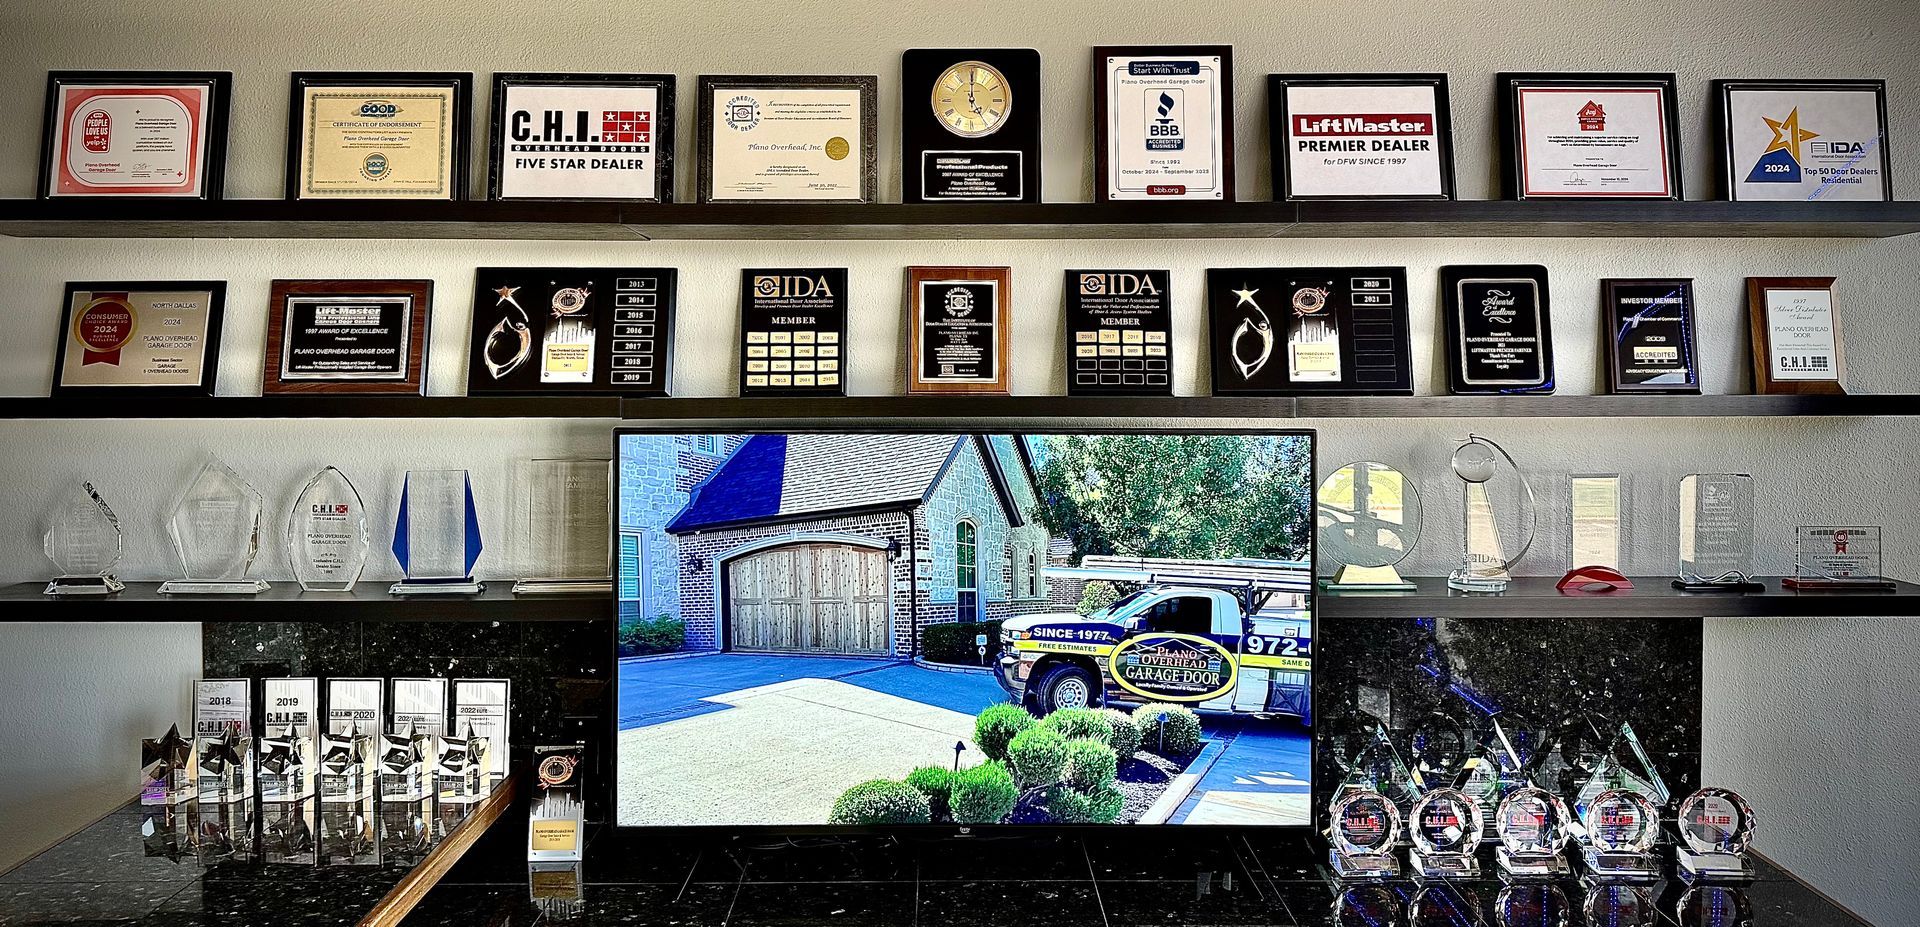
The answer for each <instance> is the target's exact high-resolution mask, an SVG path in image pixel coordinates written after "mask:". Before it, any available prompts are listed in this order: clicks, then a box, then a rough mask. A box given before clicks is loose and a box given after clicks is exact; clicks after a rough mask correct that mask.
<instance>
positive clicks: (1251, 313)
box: [1207, 267, 1413, 396]
mask: <svg viewBox="0 0 1920 927" xmlns="http://www.w3.org/2000/svg"><path fill="white" fill-rule="evenodd" d="M1207 331H1208V334H1207V338H1208V348H1209V350H1208V354H1209V357H1210V358H1211V360H1212V368H1213V393H1214V395H1216V396H1229V395H1244V396H1299V395H1310V394H1315V393H1321V394H1347V395H1370V396H1411V395H1413V356H1412V345H1411V339H1410V335H1409V327H1408V323H1407V270H1406V268H1404V267H1258V268H1214V269H1210V270H1208V271H1207Z"/></svg>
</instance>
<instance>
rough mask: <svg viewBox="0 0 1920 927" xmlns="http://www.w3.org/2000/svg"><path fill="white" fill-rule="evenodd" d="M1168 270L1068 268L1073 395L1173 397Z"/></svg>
mask: <svg viewBox="0 0 1920 927" xmlns="http://www.w3.org/2000/svg"><path fill="white" fill-rule="evenodd" d="M1168 277H1169V274H1168V272H1167V271H1164V270H1069V271H1067V395H1069V396H1171V395H1173V294H1172V290H1171V281H1170V280H1169V279H1168Z"/></svg>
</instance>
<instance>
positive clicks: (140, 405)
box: [0, 393, 621, 419]
mask: <svg viewBox="0 0 1920 927" xmlns="http://www.w3.org/2000/svg"><path fill="white" fill-rule="evenodd" d="M620 402H621V400H620V398H619V397H617V396H511V397H493V396H355V395H347V394H339V393H336V394H332V395H290V396H210V397H190V398H186V399H177V398H176V399H167V398H163V397H146V396H126V397H121V396H114V397H111V398H108V397H100V398H95V397H91V396H82V397H76V398H65V397H62V398H58V399H46V398H37V399H7V400H0V409H3V410H4V411H0V418H14V419H62V418H73V419H143V418H605V419H614V418H619V417H620Z"/></svg>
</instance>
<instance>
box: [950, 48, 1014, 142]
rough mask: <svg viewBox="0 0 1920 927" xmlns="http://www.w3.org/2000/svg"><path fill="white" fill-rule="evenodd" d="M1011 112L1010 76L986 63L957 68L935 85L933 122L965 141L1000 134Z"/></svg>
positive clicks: (975, 62) (968, 63) (961, 64)
mask: <svg viewBox="0 0 1920 927" xmlns="http://www.w3.org/2000/svg"><path fill="white" fill-rule="evenodd" d="M1012 109H1013V94H1012V92H1011V91H1009V90H1008V88H1007V76H1006V75H1005V74H1002V73H1000V69H999V68H996V67H994V66H993V65H990V64H987V63H986V62H983V61H962V62H960V63H958V64H955V65H953V66H952V67H950V68H947V69H946V70H945V71H943V72H942V73H941V74H940V79H939V80H937V81H935V82H934V84H933V114H934V118H936V119H938V120H939V121H940V123H941V124H942V125H944V126H946V127H947V131H949V132H952V133H953V134H955V135H958V136H960V137H962V138H981V137H983V136H987V135H992V134H993V133H995V132H998V131H1000V127H1001V126H1002V125H1004V124H1005V123H1006V121H1007V113H1008V112H1009V111H1011V110H1012Z"/></svg>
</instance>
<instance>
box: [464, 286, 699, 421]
mask: <svg viewBox="0 0 1920 927" xmlns="http://www.w3.org/2000/svg"><path fill="white" fill-rule="evenodd" d="M678 278H679V272H678V271H676V270H674V269H673V268H671V267H482V268H479V269H478V270H475V271H474V275H473V327H472V330H471V332H470V338H471V347H470V349H469V354H468V359H467V395H469V396H483V395H520V396H547V395H556V394H560V395H566V394H598V395H619V396H666V395H667V394H668V390H669V387H670V386H671V383H672V373H673V370H672V368H673V309H674V300H675V297H676V295H677V289H678Z"/></svg>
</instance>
